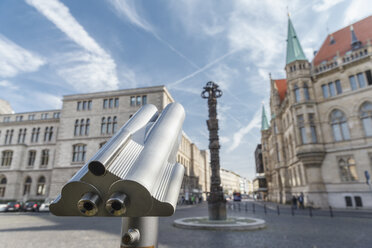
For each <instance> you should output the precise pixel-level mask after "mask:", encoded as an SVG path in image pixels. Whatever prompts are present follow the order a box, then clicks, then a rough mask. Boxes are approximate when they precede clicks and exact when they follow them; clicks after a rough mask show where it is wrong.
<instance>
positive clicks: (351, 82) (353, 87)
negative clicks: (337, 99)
mask: <svg viewBox="0 0 372 248" xmlns="http://www.w3.org/2000/svg"><path fill="white" fill-rule="evenodd" d="M349 81H350V87H351V90H356V89H357V88H358V86H357V84H356V81H355V77H354V76H350V77H349Z"/></svg>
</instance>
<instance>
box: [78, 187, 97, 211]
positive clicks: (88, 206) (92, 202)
mask: <svg viewBox="0 0 372 248" xmlns="http://www.w3.org/2000/svg"><path fill="white" fill-rule="evenodd" d="M100 201H101V199H100V198H99V196H98V195H97V194H95V193H92V192H87V193H85V194H84V195H83V197H81V199H80V200H79V201H78V203H77V207H78V209H79V211H80V212H81V213H82V214H84V215H85V216H94V215H96V214H97V212H98V204H99V203H100Z"/></svg>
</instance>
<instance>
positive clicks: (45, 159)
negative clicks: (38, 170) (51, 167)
mask: <svg viewBox="0 0 372 248" xmlns="http://www.w3.org/2000/svg"><path fill="white" fill-rule="evenodd" d="M48 163H49V150H48V149H44V150H42V151H41V163H40V165H41V166H42V167H46V166H47V165H48Z"/></svg>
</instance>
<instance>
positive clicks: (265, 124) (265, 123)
mask: <svg viewBox="0 0 372 248" xmlns="http://www.w3.org/2000/svg"><path fill="white" fill-rule="evenodd" d="M267 129H269V122H268V121H267V117H266V111H265V106H264V105H263V104H262V121H261V131H263V130H267Z"/></svg>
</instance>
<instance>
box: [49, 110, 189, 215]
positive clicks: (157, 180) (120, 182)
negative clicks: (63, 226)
mask: <svg viewBox="0 0 372 248" xmlns="http://www.w3.org/2000/svg"><path fill="white" fill-rule="evenodd" d="M184 118H185V111H184V109H183V107H182V106H181V105H180V104H179V103H170V104H168V105H167V106H166V107H165V109H164V110H163V111H162V112H161V114H159V113H158V110H157V108H156V107H155V106H154V105H151V104H147V105H144V106H143V107H142V108H141V109H139V110H138V111H137V112H136V114H134V115H133V117H132V118H130V119H129V120H128V121H127V123H125V124H124V125H123V126H122V127H121V128H120V130H119V131H118V132H117V133H116V134H115V135H114V136H113V137H112V138H111V139H110V140H109V141H108V142H107V143H106V144H105V145H104V146H103V147H102V148H101V149H100V150H99V151H98V152H97V153H96V154H95V155H94V156H93V157H92V158H91V159H90V160H89V161H88V162H87V163H86V164H85V165H84V166H83V167H82V168H81V169H80V170H79V171H78V172H77V173H76V174H75V175H74V176H73V177H72V178H71V179H70V181H69V182H67V184H65V185H64V186H63V188H62V191H61V194H60V195H59V196H58V197H57V198H56V200H55V201H54V202H53V203H52V204H51V205H50V211H51V212H52V213H53V214H54V215H58V216H120V217H143V216H170V215H172V214H173V213H174V212H175V209H176V205H177V200H178V194H179V191H180V188H181V184H182V179H183V175H184V167H183V166H182V165H181V164H178V163H176V155H177V151H178V147H179V144H180V140H181V135H182V124H183V121H184Z"/></svg>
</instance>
